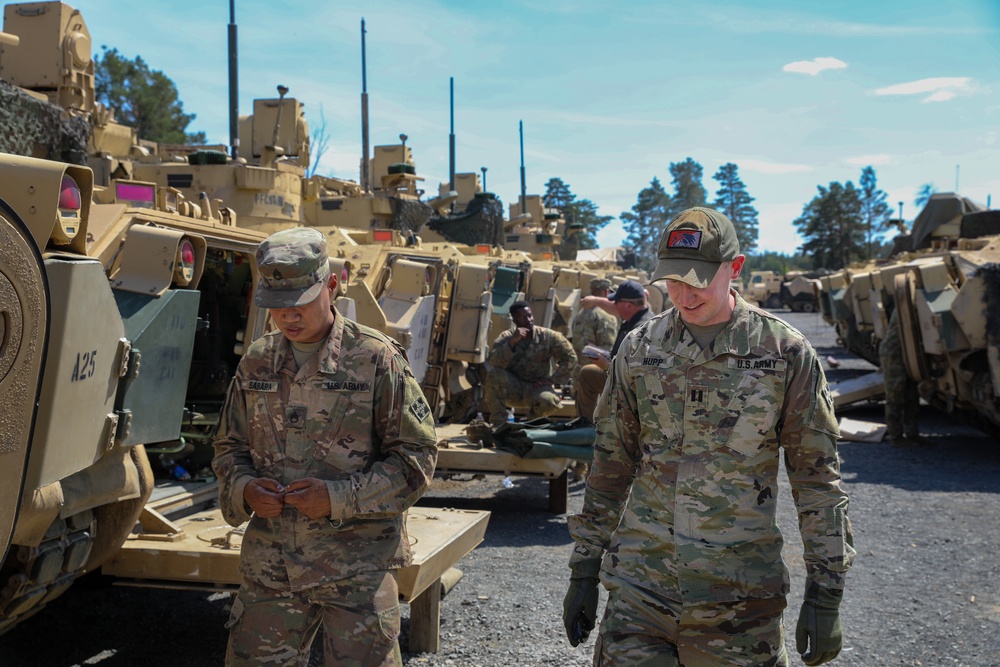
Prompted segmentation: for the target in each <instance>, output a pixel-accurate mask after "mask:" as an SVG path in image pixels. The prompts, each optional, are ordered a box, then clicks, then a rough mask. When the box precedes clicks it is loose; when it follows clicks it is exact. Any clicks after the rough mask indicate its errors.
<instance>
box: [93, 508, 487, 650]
mask: <svg viewBox="0 0 1000 667" xmlns="http://www.w3.org/2000/svg"><path fill="white" fill-rule="evenodd" d="M489 516H490V513H489V512H485V511H480V510H456V509H439V508H433V507H411V508H410V509H409V511H408V512H407V517H406V530H407V534H408V535H409V538H410V548H411V550H412V552H413V563H412V564H411V565H410V566H409V567H405V568H403V569H401V570H399V571H398V573H397V575H398V580H399V597H400V601H402V602H406V603H408V604H409V605H410V644H409V650H410V652H414V653H428V652H436V651H437V650H438V649H439V648H440V636H441V632H440V626H441V609H440V607H441V595H442V584H441V576H442V575H443V574H444V573H445V572H446V571H448V570H449V569H450V568H451V567H452V566H453V565H455V563H457V562H458V561H459V560H460V559H461V558H462V557H463V556H465V555H466V554H467V553H469V552H470V551H472V550H473V549H474V548H475V547H476V546H477V545H478V544H479V543H480V542H482V541H483V536H484V535H485V534H486V524H487V523H488V521H489ZM141 522H142V526H143V531H142V532H141V533H138V534H133V535H132V536H131V537H130V538H129V539H128V540H127V541H126V543H125V544H124V545H123V546H122V548H121V549H120V550H119V551H118V553H117V554H116V555H115V556H114V558H112V559H111V560H110V561H109V562H108V563H106V564H105V565H104V566H103V567H102V568H101V571H102V572H103V573H104V574H106V575H110V576H114V577H118V578H119V579H120V580H121V581H120V582H119V583H123V584H129V585H137V586H150V587H160V588H193V589H209V590H236V589H237V588H239V584H240V580H241V577H240V573H239V561H240V545H241V544H242V539H243V531H242V527H241V528H233V527H232V526H230V525H229V524H227V523H226V522H225V520H224V519H223V518H222V514H221V513H220V511H219V510H218V509H209V510H203V511H201V512H197V513H194V514H191V515H190V516H186V517H184V518H181V519H176V520H171V519H168V518H166V517H165V516H164V515H163V514H162V513H160V512H159V511H157V510H156V508H155V506H147V508H146V510H145V511H144V513H143V517H142V519H141Z"/></svg>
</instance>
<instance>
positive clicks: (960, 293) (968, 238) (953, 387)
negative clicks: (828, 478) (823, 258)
mask: <svg viewBox="0 0 1000 667" xmlns="http://www.w3.org/2000/svg"><path fill="white" fill-rule="evenodd" d="M820 282H821V285H822V290H821V297H820V306H821V312H822V314H823V317H824V319H825V320H826V321H827V322H828V323H830V324H831V325H833V326H834V327H835V328H836V330H837V334H838V337H839V341H840V342H841V344H843V345H844V347H845V348H847V349H848V350H850V351H851V352H853V353H855V354H857V355H858V356H861V357H863V358H865V359H867V360H868V361H870V362H871V363H873V364H875V365H879V364H880V360H879V355H878V346H879V342H880V341H881V340H882V338H884V336H885V332H886V328H887V326H888V323H889V318H890V316H891V314H892V312H893V309H897V310H898V314H897V319H898V322H899V326H900V334H901V341H902V347H903V352H904V360H905V365H906V371H907V373H908V374H909V376H910V377H911V378H912V379H913V380H914V381H915V382H916V383H917V387H918V389H919V391H920V396H921V398H922V399H923V400H925V401H927V402H928V403H930V404H931V405H934V406H935V407H937V408H939V409H941V410H943V411H945V412H947V413H948V414H954V415H955V416H957V417H959V418H960V419H962V421H965V422H967V423H970V424H971V425H974V426H977V427H978V428H980V429H982V430H984V431H987V432H990V433H993V434H997V433H1000V212H998V211H995V210H986V209H985V207H983V206H981V205H979V204H977V203H975V202H973V201H971V200H969V199H967V198H965V197H961V196H959V195H956V194H952V193H941V194H935V195H933V196H932V197H931V200H930V201H929V202H928V204H927V205H926V207H925V208H924V209H923V211H921V213H920V214H919V215H918V216H917V218H916V220H915V221H914V226H913V231H912V233H911V234H909V235H906V236H901V237H897V239H896V240H895V247H894V251H893V254H892V256H891V257H890V258H889V259H888V260H878V261H873V262H869V263H867V264H862V265H856V266H851V267H848V268H847V269H844V270H843V271H840V272H837V273H834V274H831V275H829V276H823V277H821V278H820Z"/></svg>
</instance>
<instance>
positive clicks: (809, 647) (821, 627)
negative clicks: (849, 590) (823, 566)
mask: <svg viewBox="0 0 1000 667" xmlns="http://www.w3.org/2000/svg"><path fill="white" fill-rule="evenodd" d="M842 595H843V591H835V590H829V589H826V588H823V587H822V586H820V585H819V584H817V583H816V582H813V581H810V582H808V583H807V584H806V594H805V599H804V600H803V601H802V610H801V611H800V612H799V622H798V624H797V625H796V626H795V649H796V650H797V651H798V652H799V654H800V655H801V656H802V662H804V663H805V664H807V665H809V666H810V667H813V666H814V665H822V664H825V663H827V662H830V661H831V660H833V659H834V658H836V657H837V655H838V654H839V653H840V649H841V647H842V646H843V644H844V637H843V632H842V631H841V629H840V599H841V596H842Z"/></svg>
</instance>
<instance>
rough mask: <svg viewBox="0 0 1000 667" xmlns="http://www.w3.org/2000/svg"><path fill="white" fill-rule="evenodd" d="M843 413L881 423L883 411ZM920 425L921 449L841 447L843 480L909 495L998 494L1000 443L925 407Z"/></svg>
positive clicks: (875, 445) (877, 408) (881, 445)
mask: <svg viewBox="0 0 1000 667" xmlns="http://www.w3.org/2000/svg"><path fill="white" fill-rule="evenodd" d="M846 414H847V415H848V416H850V417H851V418H852V419H860V420H867V421H875V422H880V421H882V419H883V416H882V415H883V413H882V407H881V406H872V407H866V408H863V409H859V410H852V411H850V412H849V413H846ZM919 423H920V432H921V437H922V439H923V441H924V443H926V444H921V445H919V446H905V447H903V446H897V445H893V444H890V443H889V442H879V443H862V442H841V443H840V445H839V451H840V456H841V459H842V460H843V463H842V464H841V472H842V473H843V476H844V480H845V481H846V482H847V483H848V484H882V485H889V486H894V487H897V488H901V489H907V490H912V491H941V492H975V493H992V494H1000V484H998V483H997V478H998V476H1000V441H997V439H995V438H992V437H990V436H989V435H987V434H985V433H982V432H980V431H977V430H975V429H973V428H970V427H968V426H964V425H962V424H958V423H955V422H954V421H953V420H951V419H950V418H949V417H948V415H945V414H943V413H941V412H939V411H937V410H935V409H933V408H930V407H928V406H922V407H921V412H920V422H919Z"/></svg>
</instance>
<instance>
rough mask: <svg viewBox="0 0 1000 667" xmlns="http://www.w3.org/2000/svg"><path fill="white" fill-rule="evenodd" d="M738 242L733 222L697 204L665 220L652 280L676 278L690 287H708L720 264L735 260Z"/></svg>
mask: <svg viewBox="0 0 1000 667" xmlns="http://www.w3.org/2000/svg"><path fill="white" fill-rule="evenodd" d="M739 254H740V242H739V240H738V239H737V238H736V228H735V227H733V223H732V221H730V220H729V218H727V217H726V216H724V215H723V214H722V213H719V212H718V211H716V210H715V209H711V208H705V207H702V206H696V207H694V208H689V209H687V210H684V211H681V212H680V213H678V214H677V215H675V216H674V217H673V218H671V220H670V222H669V223H667V228H666V229H664V230H663V236H661V237H660V247H659V250H658V251H657V255H658V257H659V261H658V262H657V263H656V269H655V270H654V271H653V277H652V278H651V279H650V282H653V281H654V280H664V279H666V280H679V281H681V282H682V283H686V284H688V285H690V286H691V287H697V288H705V287H708V285H709V283H711V282H712V279H713V278H715V274H716V273H718V271H719V267H720V266H721V265H722V264H724V263H725V262H730V261H732V260H734V259H736V258H737V257H738V256H739Z"/></svg>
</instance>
